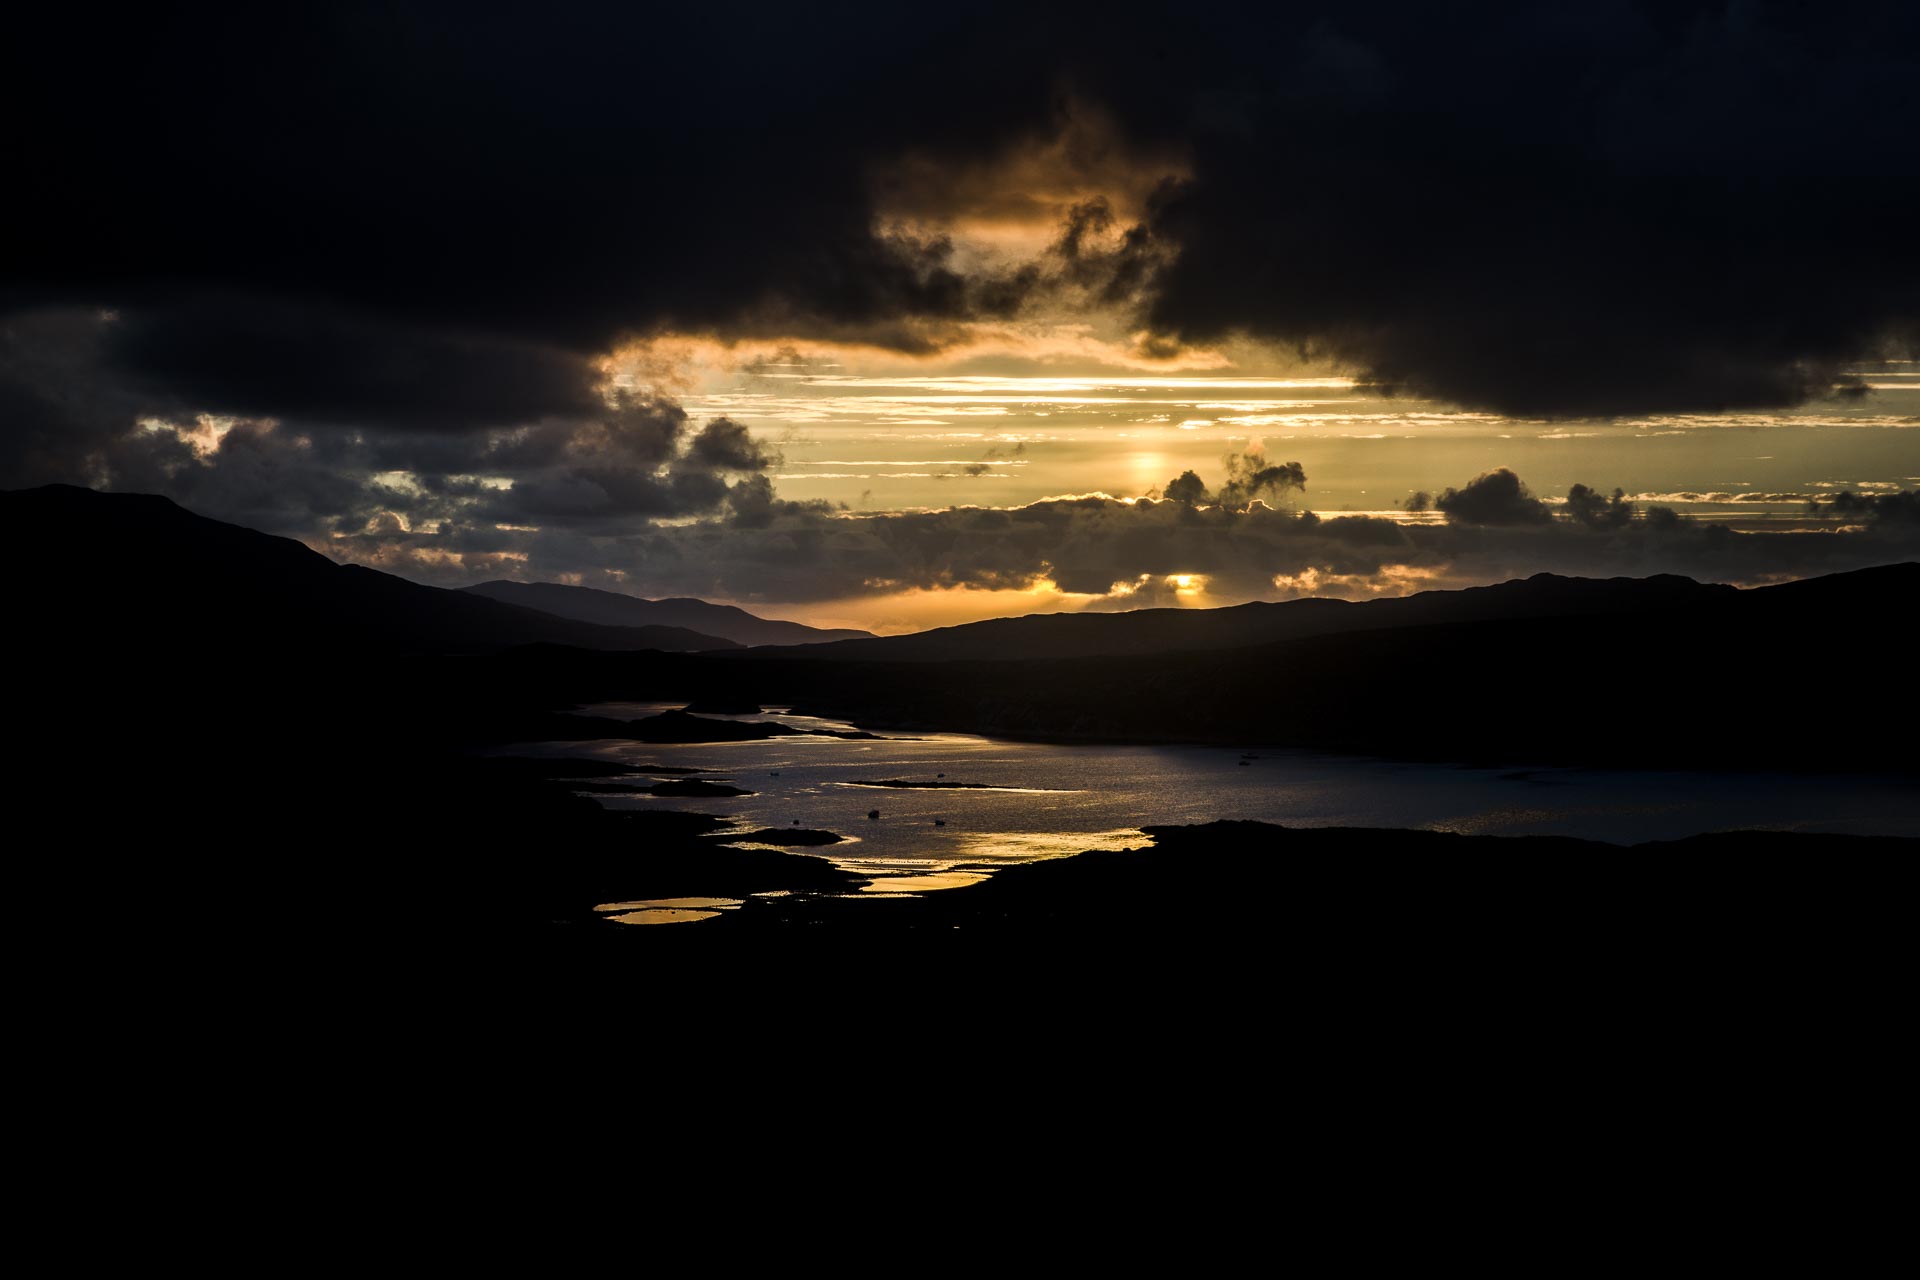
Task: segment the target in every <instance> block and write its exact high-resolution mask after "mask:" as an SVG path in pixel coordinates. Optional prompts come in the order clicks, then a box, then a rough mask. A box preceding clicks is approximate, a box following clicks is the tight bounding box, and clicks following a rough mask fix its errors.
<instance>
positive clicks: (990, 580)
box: [324, 475, 1920, 608]
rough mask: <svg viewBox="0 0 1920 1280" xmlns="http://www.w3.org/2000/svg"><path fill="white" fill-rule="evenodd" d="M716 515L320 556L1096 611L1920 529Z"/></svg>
mask: <svg viewBox="0 0 1920 1280" xmlns="http://www.w3.org/2000/svg"><path fill="white" fill-rule="evenodd" d="M1469 487H1471V486H1469ZM728 504H729V509H730V512H731V514H730V515H729V517H728V518H727V519H725V520H724V521H720V522H717V523H713V522H710V523H699V524H692V525H684V526H676V527H668V528H654V529H648V530H645V531H627V532H624V533H608V532H596V533H594V534H593V535H592V536H590V537H584V538H583V537H581V536H578V535H577V534H575V533H573V532H570V531H568V530H565V529H561V528H552V529H541V530H533V531H527V532H524V533H517V534H510V535H502V534H500V533H498V532H497V531H493V530H490V529H486V528H478V527H473V526H466V525H460V524H457V523H456V524H453V525H449V526H448V527H446V528H443V529H441V530H440V531H438V532H433V533H418V532H416V533H396V532H394V531H392V530H387V529H368V530H365V531H362V532H359V533H356V534H354V535H352V536H347V537H341V538H336V539H333V540H331V541H329V542H327V543H325V544H324V545H325V546H326V547H327V549H329V550H330V551H331V552H332V553H333V554H335V555H337V556H348V557H353V558H360V559H367V560H371V561H373V562H376V563H379V564H382V565H384V566H386V567H390V568H395V569H398V570H400V571H402V572H407V571H409V569H408V566H409V565H410V564H411V565H412V566H413V568H412V570H411V571H412V572H415V573H417V574H421V575H422V576H427V577H431V578H433V579H434V580H437V581H446V582H461V581H468V580H474V579H476V578H477V577H478V576H479V575H481V574H482V573H494V571H493V570H492V569H491V568H488V569H464V568H462V567H461V565H460V561H459V559H458V557H459V556H462V555H465V554H467V553H468V551H469V548H470V547H471V548H472V550H473V551H475V552H477V553H479V554H482V555H487V554H496V553H498V552H499V551H500V550H501V548H502V546H503V542H502V539H503V538H505V539H507V541H506V543H505V544H504V545H508V546H510V547H511V548H512V549H513V550H514V551H515V552H516V553H517V554H519V555H520V556H522V557H523V558H522V559H520V560H519V561H517V562H516V563H515V565H514V566H513V567H512V569H511V574H512V576H516V577H523V578H528V579H540V578H549V579H550V578H556V577H562V576H566V577H569V578H570V579H571V580H579V581H584V582H589V583H598V584H600V585H605V586H613V587H617V588H618V587H624V588H625V589H628V590H633V591H636V592H638V593H640V594H652V595H662V594H690V595H707V596H719V597H723V598H726V599H734V600H774V601H792V602H804V601H823V600H855V599H859V598H863V597H864V598H873V597H878V596H884V595H888V594H893V593H899V592H907V591H915V590H942V589H956V588H957V589H976V590H1023V591H1025V590H1032V589H1034V588H1036V587H1038V586H1042V585H1044V584H1049V583H1050V584H1052V585H1053V586H1054V587H1056V588H1057V589H1058V590H1060V591H1063V592H1069V593H1077V594H1079V595H1083V596H1096V597H1099V598H1098V599H1096V600H1094V601H1092V602H1090V603H1091V605H1092V607H1101V608H1113V607H1120V608H1134V607H1140V606H1141V605H1143V604H1145V603H1147V602H1149V601H1152V602H1156V603H1174V604H1194V603H1206V604H1210V605H1216V604H1227V603H1234V602H1237V601H1241V600H1254V599H1274V598H1280V597H1284V596H1290V595H1297V594H1315V593H1321V594H1335V595H1345V596H1362V597H1364V596H1368V595H1373V594H1402V593H1404V592H1406V591H1408V590H1417V589H1421V588H1422V587H1426V586H1462V585H1471V584H1474V583H1479V582H1488V581H1501V580H1505V579H1507V578H1513V577H1524V576H1528V575H1531V574H1534V573H1538V572H1542V571H1552V572H1560V573H1568V574H1579V575H1584V576H1598V577H1611V576H1617V575H1623V574H1624V575H1633V576H1644V575H1647V574H1653V573H1682V574H1687V575H1689V576H1693V577H1698V578H1702V579H1704V580H1711V581H1731V582H1764V581H1774V580H1778V579H1781V578H1786V577H1796V576H1803V575H1805V574H1812V573H1821V572H1831V571H1836V570H1841V569H1851V568H1860V567H1863V566H1866V565H1871V564H1882V563H1887V562H1890V561H1896V560H1904V559H1911V558H1914V557H1915V556H1917V555H1920V528H1917V527H1915V526H1913V525H1911V524H1905V523H1899V522H1895V521H1882V522H1874V523H1870V524H1861V525H1853V526H1849V527H1848V528H1846V529H1843V530H1840V531H1835V530H1833V529H1832V528H1831V527H1823V526H1822V525H1821V522H1818V521H1816V522H1813V523H1812V524H1810V525H1809V526H1808V527H1805V528H1789V529H1785V530H1782V531H1778V532H1742V531H1739V530H1736V529H1733V528H1730V527H1729V526H1727V525H1724V524H1709V523H1704V522H1699V521H1691V520H1685V519H1681V518H1679V517H1677V516H1675V515H1673V513H1672V512H1671V511H1670V510H1667V509H1665V508H1654V509H1651V510H1649V511H1647V512H1645V513H1638V512H1635V513H1632V514H1631V515H1630V517H1629V518H1627V519H1625V520H1619V521H1614V520H1612V519H1611V518H1607V519H1603V520H1601V521H1599V522H1598V523H1594V522H1589V521H1587V520H1583V519H1580V518H1577V517H1575V516H1573V515H1572V514H1569V515H1567V516H1566V517H1564V518H1555V517H1553V516H1552V515H1551V514H1549V516H1548V518H1546V519H1545V520H1539V521H1534V520H1528V521H1525V522H1521V523H1509V524H1471V523H1465V522H1460V521H1454V520H1449V521H1446V522H1431V523H1405V524H1403V523H1399V522H1396V521H1393V520H1385V519H1379V518H1375V517H1368V516H1342V517H1330V518H1324V519H1323V518H1320V517H1317V516H1315V515H1313V514H1311V513H1304V514H1296V513H1294V512H1291V511H1286V510H1276V509H1273V508H1270V507H1268V506H1266V505H1265V504H1258V503H1257V504H1253V505H1250V506H1248V507H1245V508H1240V509H1234V508H1228V507H1221V506H1199V507H1196V506H1191V505H1188V504H1185V503H1182V502H1178V501H1171V500H1161V501H1154V500H1151V499H1141V500H1136V501H1131V502H1128V501H1120V500H1116V499H1111V498H1106V497H1098V496H1095V497H1078V498H1060V499H1049V500H1047V501H1043V502H1037V503H1032V504H1029V505H1027V506H1022V507H1013V508H991V507H955V508H950V509H946V510H940V511H927V512H898V513H884V514H862V513H853V512H848V511H846V510H844V509H839V508H834V507H831V506H829V505H828V504H826V503H819V502H815V503H795V502H786V501H782V500H780V499H779V498H778V497H777V496H776V495H775V494H774V492H773V488H772V485H771V484H770V483H769V482H768V481H767V478H766V477H765V476H764V475H754V476H750V477H747V478H745V479H743V480H741V481H739V482H737V483H736V484H734V486H733V487H732V488H731V489H730V490H729V492H728ZM1606 506H1607V508H1608V509H1611V502H1610V501H1609V502H1608V503H1607V504H1606ZM428 552H430V553H431V554H427V553H428ZM494 576H498V574H497V573H494ZM1183 577H1184V578H1186V579H1188V580H1189V585H1188V587H1187V588H1185V591H1187V592H1193V591H1194V589H1195V588H1196V587H1198V588H1203V589H1204V593H1205V594H1204V597H1202V596H1199V595H1197V594H1183V589H1182V587H1181V585H1180V583H1179V582H1178V581H1177V580H1178V579H1180V578H1183ZM1063 603H1075V602H1063ZM1078 603H1081V604H1086V603H1089V602H1078Z"/></svg>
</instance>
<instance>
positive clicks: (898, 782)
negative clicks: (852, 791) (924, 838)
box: [841, 778, 1052, 791]
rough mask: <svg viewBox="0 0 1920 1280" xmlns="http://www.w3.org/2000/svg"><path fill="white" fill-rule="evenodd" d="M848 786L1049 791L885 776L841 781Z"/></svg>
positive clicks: (946, 789) (1035, 788) (943, 789)
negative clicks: (868, 779) (870, 779)
mask: <svg viewBox="0 0 1920 1280" xmlns="http://www.w3.org/2000/svg"><path fill="white" fill-rule="evenodd" d="M841 785H842V786H848V787H893V788H897V789H900V790H904V791H1049V790H1052V788H1050V787H1009V786H1001V785H998V784H996V783H992V782H908V781H906V780H905V779H903V778H887V779H884V780H882V781H879V782H868V781H865V780H861V781H857V782H846V783H842V784H841Z"/></svg>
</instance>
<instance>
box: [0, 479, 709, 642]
mask: <svg viewBox="0 0 1920 1280" xmlns="http://www.w3.org/2000/svg"><path fill="white" fill-rule="evenodd" d="M0 533H4V535H5V536H6V537H7V538H8V541H9V543H10V544H11V545H15V546H32V547H33V548H34V554H33V555H32V556H30V557H26V558H25V560H24V563H23V564H22V566H21V567H20V568H19V569H18V570H17V571H16V576H15V584H16V593H15V603H16V605H19V604H25V605H26V606H27V607H26V609H24V610H21V611H20V615H19V616H17V617H16V619H15V634H16V638H18V639H22V640H24V641H26V642H27V643H29V644H34V645H35V646H36V647H46V648H49V649H52V648H60V649H65V650H79V651H95V650H113V651H129V650H131V651H134V652H138V653H141V654H152V655H173V654H181V655H185V654H192V655H195V656H200V657H206V656H210V655H215V654H220V653H232V654H236V655H238V654H246V655H248V656H258V655H259V652H260V651H261V650H262V649H265V650H269V651H280V652H286V653H302V652H315V651H330V650H342V649H344V650H347V651H351V652H367V651H372V652H392V653H477V652H487V651H490V650H496V649H502V648H510V647H513V646H516V645H524V644H532V643H539V642H547V643H557V644H566V645H572V646H577V647H580V648H586V649H603V650H642V649H659V650H669V651H673V650H689V651H691V650H715V649H731V648H735V647H737V646H735V645H734V643H733V642H732V641H729V640H724V639H720V638H717V637H713V636H708V635H704V634H701V633H697V632H693V631H690V630H687V629H685V628H678V627H644V628H620V627H606V626H598V625H594V624H591V623H585V622H580V621H577V620H574V619H570V618H558V617H554V616H553V615H550V614H546V613H541V612H539V611H536V610H533V609H527V608H524V607H522V606H518V605H512V604H506V603H503V602H500V601H496V600H487V599H485V598H483V597H476V596H469V595H465V594H463V593H461V592H458V591H448V590H445V589H443V588H440V587H429V586H426V585H424V584H422V583H417V582H412V581H409V580H408V579H406V578H401V577H398V576H396V575H394V574H389V573H384V572H382V571H380V570H378V569H372V568H368V567H367V566H365V565H356V564H339V563H336V562H335V561H333V560H330V559H328V558H327V557H326V556H324V555H321V554H320V553H319V552H317V551H315V550H313V549H312V548H311V547H308V546H306V545H305V544H303V543H300V542H298V541H295V540H294V539H292V538H283V537H279V536H277V535H274V534H269V533H262V532H261V531H259V530H257V529H249V528H247V527H245V526H244V525H236V524H229V523H227V522H225V521H221V520H214V519H211V518H210V517H207V516H202V515H198V514H196V513H194V512H191V511H189V510H187V509H186V508H185V507H182V506H180V505H179V504H177V503H175V502H173V501H172V500H171V499H168V498H164V497H161V496H159V495H157V494H131V493H127V494H123V493H100V492H97V491H95V490H92V489H86V488H82V487H80V486H77V485H45V486H42V487H40V488H36V489H15V490H8V491H4V492H0ZM183 570H188V571H189V572H183ZM29 619H30V620H31V623H32V624H33V625H31V626H21V625H20V624H21V623H22V622H25V621H28V620H29Z"/></svg>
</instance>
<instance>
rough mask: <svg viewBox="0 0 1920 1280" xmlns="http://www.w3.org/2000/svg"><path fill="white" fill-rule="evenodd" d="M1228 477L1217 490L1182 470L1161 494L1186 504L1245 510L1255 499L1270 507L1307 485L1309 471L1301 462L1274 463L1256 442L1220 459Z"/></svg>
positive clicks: (1197, 475)
mask: <svg viewBox="0 0 1920 1280" xmlns="http://www.w3.org/2000/svg"><path fill="white" fill-rule="evenodd" d="M1221 463H1222V465H1223V466H1224V467H1225V468H1226V472H1227V479H1226V482H1225V483H1224V484H1222V485H1221V486H1220V488H1219V490H1218V492H1216V491H1214V490H1211V489H1209V488H1207V485H1206V482H1205V481H1204V480H1202V479H1201V478H1200V475H1199V473H1198V472H1195V471H1183V472H1181V473H1180V474H1179V475H1177V476H1175V477H1174V478H1173V479H1172V480H1169V481H1168V482H1167V487H1166V489H1165V490H1164V491H1163V492H1162V494H1161V495H1160V496H1162V497H1164V498H1165V499H1166V500H1167V501H1169V502H1173V503H1177V504H1178V505H1180V506H1183V507H1194V506H1202V505H1212V506H1220V507H1228V508H1232V509H1235V510H1239V509H1243V508H1245V507H1247V506H1249V505H1250V504H1252V503H1255V502H1263V503H1266V504H1267V505H1269V506H1274V505H1278V504H1279V503H1281V502H1284V501H1285V500H1286V498H1287V495H1288V494H1290V493H1293V492H1296V491H1298V490H1302V489H1305V488H1306V487H1307V472H1306V469H1305V468H1304V467H1302V466H1301V465H1300V464H1299V463H1298V462H1280V463H1274V462H1269V461H1267V455H1266V453H1265V452H1264V451H1262V450H1261V449H1260V448H1259V447H1258V446H1257V445H1249V446H1248V447H1247V448H1246V449H1245V450H1244V451H1242V452H1240V453H1229V454H1228V455H1227V456H1226V457H1225V458H1223V459H1222V460H1221Z"/></svg>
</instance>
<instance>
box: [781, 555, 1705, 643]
mask: <svg viewBox="0 0 1920 1280" xmlns="http://www.w3.org/2000/svg"><path fill="white" fill-rule="evenodd" d="M1735 594H1737V592H1736V590H1735V588H1733V587H1729V586H1720V585H1715V584H1708V583H1700V582H1695V581H1694V580H1693V579H1691V578H1681V577H1675V576H1672V575H1661V576H1658V577H1652V578H1604V579H1601V578H1563V577H1559V576H1557V575H1555V574H1550V573H1542V574H1536V575H1535V576H1533V577H1531V578H1526V579H1516V580H1515V581H1512V582H1503V583H1500V584H1499V585H1498V586H1491V587H1469V588H1467V589H1465V590H1460V591H1424V592H1421V593H1420V594H1418V595H1412V596H1401V597H1397V598H1394V599H1389V600H1366V601H1359V602H1355V601H1349V600H1323V599H1313V600H1289V601H1284V602H1281V603H1256V604H1243V605H1234V606H1232V607H1230V608H1225V609H1137V610H1134V611H1132V612H1129V613H1045V614H1030V615H1028V616H1026V617H1021V618H993V619H990V620H988V621H985V622H970V623H966V624H964V625H962V626H957V627H941V628H939V629H938V630H934V631H921V632H916V633H915V634H913V635H905V636H883V637H874V638H871V639H865V640H845V641H841V642H839V643H836V644H828V645H814V646H811V647H809V648H806V649H800V650H795V651H794V652H793V653H792V654H791V655H790V656H792V657H796V658H824V659H834V660H858V661H871V662H951V661H956V660H965V659H975V658H1032V659H1043V658H1097V657H1121V656H1124V655H1127V654H1146V653H1173V652H1192V651H1201V650H1214V649H1243V648H1246V647H1248V646H1250V645H1258V644H1272V643H1275V642H1277V641H1281V640H1299V639H1305V638H1307V637H1309V636H1321V635H1335V634H1339V633H1341V632H1347V631H1376V630H1380V629H1383V628H1388V627H1415V626H1431V625H1435V624H1439V623H1453V622H1486V621H1493V620H1496V619H1519V618H1577V617H1591V616H1594V615H1600V614H1619V613H1632V612H1642V611H1649V610H1672V609H1676V608H1688V607H1692V606H1695V605H1700V604H1705V603H1707V602H1710V601H1714V600H1725V599H1728V598H1730V597H1732V596H1733V595H1735ZM783 656H785V655H783Z"/></svg>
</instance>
